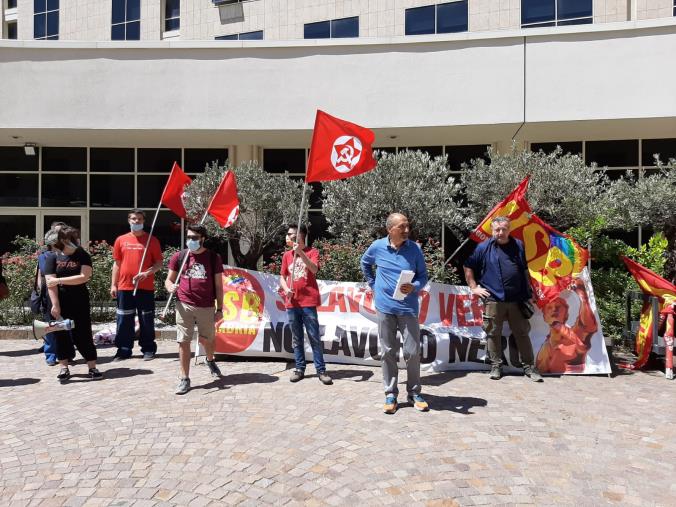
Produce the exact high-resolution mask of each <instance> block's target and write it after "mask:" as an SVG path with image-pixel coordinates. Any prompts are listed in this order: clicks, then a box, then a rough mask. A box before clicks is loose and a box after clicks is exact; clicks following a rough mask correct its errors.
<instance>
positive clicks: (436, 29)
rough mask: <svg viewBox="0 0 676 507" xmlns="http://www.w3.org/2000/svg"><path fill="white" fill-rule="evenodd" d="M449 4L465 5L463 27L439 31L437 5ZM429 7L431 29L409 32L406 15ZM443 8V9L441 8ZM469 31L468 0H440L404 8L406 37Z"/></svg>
mask: <svg viewBox="0 0 676 507" xmlns="http://www.w3.org/2000/svg"><path fill="white" fill-rule="evenodd" d="M451 4H458V5H464V7H465V25H464V26H465V28H464V30H444V31H439V7H442V8H443V7H445V6H448V5H451ZM428 9H431V10H432V11H433V13H434V20H433V21H432V31H429V32H427V31H425V32H418V33H409V28H408V16H409V14H413V13H414V12H416V11H418V12H421V11H423V10H428ZM442 10H443V9H442ZM468 31H469V0H455V1H451V2H441V3H434V4H429V5H420V6H418V7H410V8H408V9H405V10H404V35H405V36H407V37H410V36H415V35H436V34H446V33H464V32H468Z"/></svg>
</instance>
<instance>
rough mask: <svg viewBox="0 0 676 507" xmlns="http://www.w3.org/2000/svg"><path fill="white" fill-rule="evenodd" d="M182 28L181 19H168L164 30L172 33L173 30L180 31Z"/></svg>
mask: <svg viewBox="0 0 676 507" xmlns="http://www.w3.org/2000/svg"><path fill="white" fill-rule="evenodd" d="M179 28H181V18H171V19H167V20H165V22H164V30H165V31H166V32H171V31H172V30H178V29H179Z"/></svg>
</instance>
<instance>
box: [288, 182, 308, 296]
mask: <svg viewBox="0 0 676 507" xmlns="http://www.w3.org/2000/svg"><path fill="white" fill-rule="evenodd" d="M305 189H307V181H304V182H303V195H302V196H301V198H300V210H299V212H298V222H296V241H295V243H298V234H300V221H301V220H302V219H303V208H304V207H305ZM305 240H307V238H303V241H305ZM295 271H296V251H295V250H294V251H293V262H292V263H291V287H290V289H291V290H293V279H294V273H295Z"/></svg>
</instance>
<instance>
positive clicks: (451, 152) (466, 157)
mask: <svg viewBox="0 0 676 507" xmlns="http://www.w3.org/2000/svg"><path fill="white" fill-rule="evenodd" d="M487 149H488V146H487V145H485V144H467V145H459V146H446V159H447V160H448V166H449V167H450V168H451V169H452V170H455V171H459V170H460V169H461V168H462V164H463V163H467V164H469V163H470V161H472V160H474V159H476V158H482V159H484V160H485V161H486V162H488V161H489V160H488V156H487V155H486V151H487Z"/></svg>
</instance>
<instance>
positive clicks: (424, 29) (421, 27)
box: [405, 5, 435, 35]
mask: <svg viewBox="0 0 676 507" xmlns="http://www.w3.org/2000/svg"><path fill="white" fill-rule="evenodd" d="M434 7H435V6H434V5H427V6H425V7H416V8H415V9H406V14H405V33H406V35H422V34H426V33H434Z"/></svg>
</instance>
